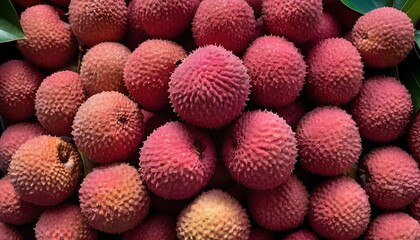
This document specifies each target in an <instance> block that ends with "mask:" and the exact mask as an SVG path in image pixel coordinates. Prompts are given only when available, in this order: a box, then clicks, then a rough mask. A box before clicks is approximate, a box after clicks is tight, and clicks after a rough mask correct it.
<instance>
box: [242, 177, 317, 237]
mask: <svg viewBox="0 0 420 240" xmlns="http://www.w3.org/2000/svg"><path fill="white" fill-rule="evenodd" d="M308 203H309V195H308V192H307V191H306V188H305V186H304V185H303V183H302V182H301V181H300V180H299V179H298V178H297V177H296V176H295V175H292V176H290V177H289V178H288V179H287V180H286V182H284V183H283V184H281V185H280V186H278V187H276V188H273V189H268V190H262V191H255V190H254V191H251V192H250V194H249V196H248V207H249V212H250V214H251V216H252V219H253V220H254V221H255V222H256V223H257V224H258V225H260V226H261V227H263V228H265V229H268V230H271V231H285V230H288V229H292V228H295V227H297V226H299V225H300V224H301V223H303V221H304V219H305V216H306V213H307V211H308ZM286 206H287V207H286Z"/></svg>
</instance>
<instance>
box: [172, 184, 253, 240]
mask: <svg viewBox="0 0 420 240" xmlns="http://www.w3.org/2000/svg"><path fill="white" fill-rule="evenodd" d="M250 228H251V226H250V223H249V220H248V215H247V213H246V211H245V209H243V208H242V206H241V205H240V204H239V202H238V201H236V200H235V199H234V198H232V197H231V196H230V195H229V194H227V193H225V192H222V191H220V190H211V191H208V192H204V193H202V194H201V195H200V196H198V197H197V198H196V199H195V200H194V201H193V202H192V203H191V204H190V205H189V206H188V207H187V208H185V209H184V210H183V211H182V212H181V214H180V215H179V217H178V221H177V228H176V231H177V236H178V238H179V239H180V240H194V239H207V240H217V239H225V240H247V239H249V235H250Z"/></svg>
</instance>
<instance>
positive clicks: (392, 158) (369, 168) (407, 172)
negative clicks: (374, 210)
mask: <svg viewBox="0 0 420 240" xmlns="http://www.w3.org/2000/svg"><path fill="white" fill-rule="evenodd" d="M362 170H363V172H364V173H365V175H366V176H365V180H364V181H365V186H364V188H365V190H366V192H367V194H368V195H369V198H370V200H371V202H372V203H374V204H375V205H376V206H378V207H380V208H384V209H398V208H401V207H404V206H406V205H408V204H409V203H410V202H411V201H413V200H414V199H416V198H417V197H418V196H420V170H419V166H418V163H417V162H416V160H414V159H413V158H412V157H411V156H410V155H409V154H408V153H407V152H405V151H404V150H402V149H401V148H398V147H393V146H388V147H383V148H378V149H374V150H373V151H371V152H370V153H369V154H368V155H366V156H365V158H364V163H363V165H362Z"/></svg>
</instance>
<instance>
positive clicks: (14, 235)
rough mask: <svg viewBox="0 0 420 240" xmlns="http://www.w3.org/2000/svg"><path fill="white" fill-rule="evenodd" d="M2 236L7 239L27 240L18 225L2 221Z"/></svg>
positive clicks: (0, 225) (0, 232)
mask: <svg viewBox="0 0 420 240" xmlns="http://www.w3.org/2000/svg"><path fill="white" fill-rule="evenodd" d="M0 236H2V238H3V239H5V240H25V237H24V236H23V234H22V233H21V232H20V231H19V229H18V228H17V227H16V226H14V225H10V224H7V223H4V222H0Z"/></svg>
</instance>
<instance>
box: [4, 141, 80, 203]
mask: <svg viewBox="0 0 420 240" xmlns="http://www.w3.org/2000/svg"><path fill="white" fill-rule="evenodd" d="M82 168H83V165H82V160H81V159H80V156H79V153H78V151H77V149H76V148H75V147H74V146H73V145H72V144H70V143H68V142H66V141H64V140H62V139H61V138H58V137H51V136H46V135H43V136H39V137H36V138H32V139H31V140H28V141H27V142H25V143H24V144H22V146H20V148H19V149H18V150H17V151H16V152H15V154H14V155H13V157H12V162H11V163H10V166H9V176H10V182H11V183H12V185H13V187H14V188H15V190H16V192H18V194H20V195H21V197H22V199H23V200H24V201H28V202H32V203H34V204H37V205H41V206H51V205H55V204H58V203H60V202H62V201H63V200H65V199H66V198H68V197H69V196H70V195H71V194H72V193H73V191H74V190H75V189H76V188H77V186H78V183H79V180H80V179H81V177H82Z"/></svg>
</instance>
